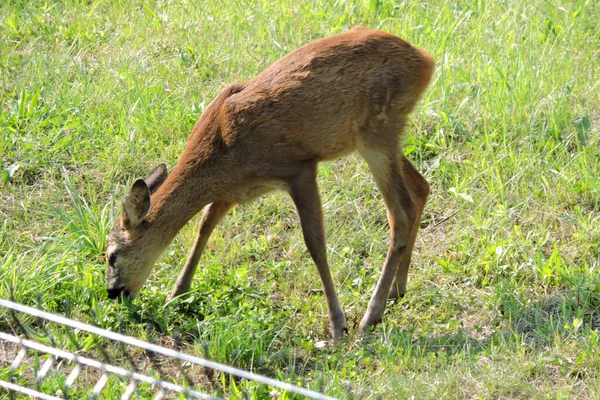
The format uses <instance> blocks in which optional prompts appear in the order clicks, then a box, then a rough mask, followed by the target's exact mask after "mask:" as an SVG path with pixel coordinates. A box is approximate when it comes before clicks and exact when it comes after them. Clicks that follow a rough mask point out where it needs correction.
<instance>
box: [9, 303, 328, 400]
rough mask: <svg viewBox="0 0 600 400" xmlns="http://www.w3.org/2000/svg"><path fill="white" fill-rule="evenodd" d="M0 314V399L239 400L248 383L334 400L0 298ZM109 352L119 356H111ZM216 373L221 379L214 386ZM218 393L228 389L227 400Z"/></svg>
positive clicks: (273, 393) (278, 393) (277, 394)
mask: <svg viewBox="0 0 600 400" xmlns="http://www.w3.org/2000/svg"><path fill="white" fill-rule="evenodd" d="M0 307H4V308H5V309H7V310H9V311H8V312H7V314H10V318H11V319H12V323H11V324H8V325H9V326H10V329H11V330H12V331H13V332H11V333H7V332H0V356H1V358H0V360H1V361H2V363H1V364H0V393H2V392H3V391H5V392H7V393H8V395H9V398H16V397H15V396H16V393H21V394H25V395H27V396H30V397H33V398H39V399H61V398H93V399H96V398H119V397H120V398H121V399H130V398H132V397H135V398H137V397H145V398H149V397H151V398H154V399H162V398H182V397H183V398H195V399H219V398H224V397H228V395H232V394H231V392H232V391H233V392H234V393H235V395H232V397H238V398H246V397H249V396H250V394H249V392H248V391H244V388H243V387H244V385H243V382H248V383H253V385H254V388H253V389H256V385H259V386H260V385H262V386H263V391H262V393H268V395H267V397H268V398H278V397H280V396H284V394H285V395H289V394H294V395H296V397H297V398H311V399H317V400H335V399H334V398H333V397H330V396H327V395H325V394H322V393H318V392H315V391H312V390H308V389H305V388H302V387H299V386H296V385H293V384H290V383H287V382H283V381H280V380H276V379H272V378H269V377H266V376H263V375H259V374H256V373H253V372H249V371H244V370H241V369H238V368H235V367H232V366H229V365H225V364H221V363H217V362H214V361H210V360H208V359H206V358H202V357H197V356H192V355H189V354H186V353H183V352H180V351H177V350H174V349H171V348H167V347H164V346H160V345H157V344H153V343H149V342H145V341H142V340H139V339H136V338H134V337H131V336H125V335H123V334H120V333H117V332H112V331H108V330H105V329H101V328H98V327H96V326H93V325H89V324H84V323H81V322H78V321H75V320H72V319H69V318H66V317H63V316H60V315H56V314H51V313H48V312H45V311H41V310H38V309H36V308H32V307H28V306H24V305H22V304H19V303H15V302H13V301H9V300H4V299H0ZM23 316H29V318H30V317H35V318H36V320H37V321H38V323H37V324H36V329H34V328H32V327H31V326H29V325H28V324H26V323H25V322H24V318H23ZM115 349H118V352H119V353H120V356H119V357H116V356H115V355H114V354H111V351H112V352H113V353H114V351H115ZM140 354H142V355H143V356H144V357H145V359H147V360H149V364H150V365H151V368H148V367H144V368H143V370H139V369H140V368H139V366H140V365H143V364H144V363H140V362H139V360H140V358H139V356H140ZM99 358H101V359H102V361H100V360H99ZM136 359H137V361H136ZM124 360H126V361H124ZM124 364H125V365H127V364H128V365H129V367H126V366H125V365H124ZM193 368H202V369H203V372H204V374H202V376H204V377H206V379H208V380H209V381H212V382H208V383H207V384H204V385H203V384H202V383H199V382H196V381H197V378H196V379H195V378H192V376H191V374H190V372H191V371H192V369H193ZM215 372H218V373H219V374H220V377H221V379H220V380H219V379H218V378H217V377H216V376H215ZM228 382H229V384H228ZM236 382H237V383H236ZM215 384H216V386H220V389H217V390H212V392H213V394H208V393H206V389H204V390H203V389H200V388H198V387H201V388H202V387H214V386H215ZM224 386H228V388H229V393H227V390H224ZM251 386H252V385H251ZM265 389H266V390H265ZM269 390H270V391H269ZM215 392H216V393H217V394H216V395H214V393H215ZM2 397H3V396H2ZM259 397H264V396H259Z"/></svg>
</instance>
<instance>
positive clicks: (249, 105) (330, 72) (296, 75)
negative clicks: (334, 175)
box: [226, 29, 433, 160]
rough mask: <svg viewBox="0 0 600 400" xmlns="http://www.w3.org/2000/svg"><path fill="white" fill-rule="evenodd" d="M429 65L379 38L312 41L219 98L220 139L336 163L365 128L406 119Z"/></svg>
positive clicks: (364, 33)
mask: <svg viewBox="0 0 600 400" xmlns="http://www.w3.org/2000/svg"><path fill="white" fill-rule="evenodd" d="M431 63H432V62H431V59H430V58H429V57H428V55H427V54H426V53H424V52H422V51H421V50H419V49H417V48H415V47H413V46H411V45H410V44H408V43H407V42H405V41H403V40H402V39H400V38H398V37H396V36H393V35H390V34H387V33H384V32H378V31H370V30H366V29H353V30H351V31H349V32H345V33H342V34H339V35H335V36H332V37H328V38H324V39H319V40H317V41H314V42H312V43H309V44H307V45H305V46H303V47H301V48H299V49H297V50H296V51H294V52H292V53H290V54H288V55H287V56H285V57H283V58H281V59H280V60H278V61H277V62H275V63H274V64H272V65H271V66H270V67H268V68H267V69H266V70H265V71H263V72H262V73H261V74H259V75H258V76H256V77H255V78H253V79H251V80H249V81H246V82H244V83H242V84H238V86H237V87H236V89H235V90H233V94H232V95H230V96H229V97H228V98H227V99H226V109H227V114H228V119H229V120H230V121H231V122H230V123H231V125H230V127H231V129H230V132H228V134H229V138H228V140H229V142H230V143H231V144H232V145H233V144H235V143H236V142H239V143H247V142H248V139H249V138H252V140H253V142H254V143H255V144H256V142H259V143H260V145H261V146H263V148H264V146H268V147H272V148H273V151H275V152H286V154H293V155H295V156H296V157H297V158H298V159H310V158H317V159H319V160H320V159H331V158H336V157H338V156H339V155H342V154H344V153H346V152H349V151H352V150H354V148H355V147H356V140H357V138H358V136H359V134H360V133H361V131H363V130H364V129H365V128H366V127H367V126H368V125H369V124H371V123H373V122H374V121H377V120H381V119H382V118H386V115H387V114H398V115H400V114H403V115H405V114H407V113H408V112H409V111H410V109H411V108H412V106H413V105H414V103H415V102H416V100H417V98H418V96H419V94H420V92H421V91H422V89H423V88H424V86H425V85H426V84H427V82H428V81H429V78H430V75H431V69H432V67H433V65H430V64H431ZM427 69H429V71H427ZM423 75H427V76H425V77H423ZM423 80H425V82H423ZM400 130H401V128H399V129H398V134H399V133H400ZM263 142H264V143H263Z"/></svg>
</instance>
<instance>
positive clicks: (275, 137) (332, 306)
mask: <svg viewBox="0 0 600 400" xmlns="http://www.w3.org/2000/svg"><path fill="white" fill-rule="evenodd" d="M433 70H434V62H433V59H432V58H431V56H430V55H429V54H427V53H426V52H425V51H423V50H420V49H418V48H416V47H413V46H411V45H410V44H409V43H407V42H405V41H403V40H402V39H400V38H398V37H396V36H393V35H390V34H387V33H384V32H378V31H371V30H367V29H364V28H355V29H352V30H351V31H348V32H345V33H341V34H338V35H335V36H332V37H328V38H323V39H319V40H316V41H314V42H312V43H309V44H307V45H305V46H303V47H301V48H299V49H297V50H296V51H294V52H292V53H290V54H288V55H287V56H285V57H283V58H282V59H280V60H279V61H277V62H275V63H274V64H272V65H271V66H270V67H268V68H267V69H266V70H265V71H263V72H262V73H261V74H259V75H258V76H256V77H255V78H253V79H250V80H248V81H246V82H243V83H237V84H233V85H230V86H228V87H227V88H226V89H225V90H223V92H222V93H220V94H219V95H218V96H217V98H216V99H215V100H214V101H213V102H212V103H211V104H210V106H209V107H208V108H207V109H206V110H205V111H204V113H203V115H202V117H201V118H200V120H199V121H198V122H197V123H196V125H195V126H194V128H193V130H192V133H191V135H190V136H189V138H188V143H187V146H186V148H185V150H184V152H183V155H182V156H181V159H180V160H179V162H178V163H177V165H176V166H175V167H174V168H173V170H172V172H171V174H169V175H167V169H166V166H165V165H164V164H161V165H159V166H158V167H156V168H155V169H154V171H153V172H152V173H151V175H150V176H149V177H148V178H147V179H144V180H142V179H138V180H137V181H135V183H134V184H133V186H132V187H131V189H130V190H129V192H128V193H127V195H126V196H125V198H124V200H123V204H122V212H121V217H120V218H119V219H118V220H117V221H116V223H115V225H114V227H113V229H112V231H111V232H110V234H109V236H108V246H107V250H106V254H107V259H108V264H109V265H108V275H107V280H108V286H107V289H108V297H109V298H117V297H119V296H120V295H124V296H129V297H133V296H135V294H136V293H137V292H138V291H139V290H140V288H141V287H142V285H143V284H144V282H145V281H146V279H147V278H148V275H149V274H150V271H151V269H152V266H153V265H154V263H155V262H156V261H157V259H158V258H159V256H160V254H161V253H162V252H163V251H164V250H165V249H166V248H167V246H168V245H169V244H170V243H171V241H172V240H173V238H174V237H175V235H176V234H177V232H178V231H179V230H180V229H181V228H182V227H183V226H184V225H185V224H186V222H188V221H189V220H190V219H191V218H192V217H193V216H194V215H196V214H197V213H198V212H199V211H200V210H202V209H203V208H204V213H203V215H202V219H201V221H200V226H199V228H198V234H197V236H196V239H195V241H194V244H193V246H192V249H191V251H190V253H189V256H188V259H187V261H186V263H185V266H184V267H183V271H182V272H181V274H180V275H179V278H178V279H177V283H176V284H175V287H174V289H173V291H172V292H171V294H170V296H171V297H174V296H177V295H180V294H182V293H185V292H186V291H188V290H189V289H190V286H191V282H192V278H193V276H194V272H195V270H196V266H197V265H198V260H199V258H200V255H201V254H202V251H203V250H204V247H205V246H206V242H207V241H208V238H209V236H210V234H211V232H212V231H213V230H214V229H215V226H216V225H217V224H218V222H219V221H220V220H221V219H222V218H223V217H224V216H225V214H226V213H227V212H228V211H229V210H230V209H231V208H232V207H234V206H235V205H236V204H240V203H244V202H247V201H249V200H251V199H253V198H256V197H258V196H259V195H262V194H264V193H267V192H269V191H271V190H274V189H282V190H285V191H287V192H288V193H289V194H290V195H291V197H292V199H293V201H294V204H295V205H296V208H297V210H298V215H299V217H300V223H301V226H302V232H303V234H304V240H305V242H306V246H307V247H308V251H309V252H310V255H311V256H312V259H313V260H314V262H315V264H316V266H317V269H318V271H319V275H320V276H321V281H322V284H323V291H324V293H325V298H326V300H327V309H328V312H329V326H330V330H331V335H332V337H333V339H334V340H338V339H340V338H341V337H342V336H343V334H344V333H345V331H346V318H345V316H344V312H343V310H342V307H341V306H340V303H339V301H338V297H337V295H336V290H335V287H334V284H333V280H332V278H331V274H330V272H329V266H328V263H327V251H326V245H325V228H324V222H323V210H322V208H321V200H320V198H319V191H318V187H317V182H316V177H317V164H318V163H319V162H321V161H325V160H332V159H335V158H338V157H341V156H343V155H345V154H348V153H350V152H352V151H354V150H358V152H359V153H360V154H361V155H362V156H363V157H364V158H365V160H366V161H367V163H368V165H369V168H370V169H371V172H372V173H373V176H374V177H375V182H376V183H377V186H378V187H379V189H380V191H381V193H382V195H383V198H384V201H385V204H386V207H387V215H388V219H389V223H390V245H389V250H388V253H387V259H386V261H385V264H384V266H383V272H382V274H381V277H380V278H379V281H378V282H377V286H376V288H375V292H374V293H373V296H372V297H371V300H370V302H369V306H368V309H367V311H366V313H365V315H364V317H363V319H362V321H361V323H360V328H359V329H360V331H361V332H364V331H365V330H366V329H367V328H368V327H369V326H372V325H375V324H376V323H378V322H379V321H380V320H381V318H382V316H383V313H384V310H385V306H386V303H387V300H388V298H396V297H398V296H403V295H404V292H405V289H406V281H407V275H408V267H409V265H410V259H411V253H412V249H413V246H414V243H415V237H416V235H417V230H418V229H419V223H420V219H421V213H422V212H423V208H424V206H425V202H426V200H427V196H428V194H429V185H428V183H427V181H426V180H425V178H423V176H421V174H419V172H417V170H416V169H415V168H414V167H413V165H412V164H411V163H410V162H409V161H408V160H407V159H406V157H404V155H403V153H402V132H403V128H404V125H405V123H406V119H407V117H408V114H409V113H410V111H411V110H412V109H413V107H414V105H415V103H416V102H417V100H418V99H419V97H420V95H421V93H422V92H423V91H424V90H425V88H426V86H427V85H428V83H429V81H430V79H431V76H432V73H433Z"/></svg>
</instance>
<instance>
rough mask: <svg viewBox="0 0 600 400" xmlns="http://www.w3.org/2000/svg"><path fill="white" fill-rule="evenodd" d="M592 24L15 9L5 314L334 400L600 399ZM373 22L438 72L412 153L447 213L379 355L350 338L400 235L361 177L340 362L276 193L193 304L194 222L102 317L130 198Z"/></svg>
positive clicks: (598, 183) (8, 85)
mask: <svg viewBox="0 0 600 400" xmlns="http://www.w3.org/2000/svg"><path fill="white" fill-rule="evenodd" d="M599 20H600V8H599V7H598V5H597V4H595V3H594V2H581V1H567V2H563V3H562V4H560V5H558V4H552V3H549V2H539V1H535V2H530V3H527V2H524V3H515V2H508V1H500V0H498V1H488V2H483V1H464V2H458V3H452V2H434V3H432V4H428V3H412V2H404V3H399V4H396V5H394V4H393V3H391V2H380V1H361V2H356V3H351V2H329V1H310V2H289V1H280V2H257V1H255V2H229V3H222V2H192V1H187V2H184V1H169V2H143V1H138V2H133V1H131V2H130V1H92V2H78V1H73V2H67V1H64V2H44V1H34V2H20V1H12V2H3V3H2V5H0V32H2V33H1V34H0V104H1V107H2V109H1V113H0V157H1V164H0V169H1V170H2V173H1V174H0V182H1V183H0V184H1V185H2V186H0V234H1V235H0V297H10V295H11V292H13V293H14V296H15V297H16V299H17V300H19V301H21V302H24V303H27V304H33V305H38V302H41V305H42V306H43V307H44V308H46V309H48V310H50V311H55V312H60V313H66V312H67V311H68V312H69V313H70V315H71V316H73V317H74V318H77V319H79V320H82V321H84V322H92V323H95V324H99V325H101V326H103V327H106V328H109V329H113V330H124V331H125V332H126V333H128V334H131V335H134V336H139V337H143V338H148V339H152V340H160V339H161V338H163V337H170V336H172V335H173V334H174V333H175V332H177V334H179V335H181V337H182V338H183V340H184V344H185V348H186V350H187V351H190V352H194V353H197V354H202V355H207V356H208V357H210V358H212V359H214V360H216V361H220V362H226V363H230V364H234V365H237V366H240V367H243V368H247V369H253V370H256V371H259V372H261V373H265V374H268V375H270V376H275V377H279V378H282V379H286V380H289V381H294V382H296V383H298V384H301V385H303V386H307V387H311V388H315V389H319V390H323V391H325V392H327V393H328V394H330V395H333V396H339V397H342V398H360V399H363V398H380V397H381V398H390V399H396V398H404V397H410V396H414V397H415V398H435V399H437V398H465V397H468V398H471V397H474V398H475V397H482V398H500V397H502V398H532V397H533V398H569V399H570V398H574V397H580V398H595V397H599V396H600V392H599V391H598V387H600V379H599V377H598V371H599V370H600V355H599V354H598V332H599V329H600V313H599V310H600V274H599V269H600V173H599V171H600V151H599V149H600V138H599V128H598V127H599V126H600V75H599V74H598V72H599V71H600V58H599V56H598V51H599V50H600V33H599V32H600V30H599V29H598V21H599ZM357 24H362V25H365V26H368V27H371V28H379V29H382V30H385V31H388V32H391V33H394V34H397V35H399V36H401V37H403V38H405V39H406V40H408V41H410V42H412V43H414V44H415V45H417V46H419V47H422V48H424V49H426V50H427V51H428V52H430V53H431V54H432V55H433V56H434V58H435V59H436V63H437V70H436V74H435V76H434V80H433V82H432V84H431V86H430V87H429V89H428V91H427V93H426V94H425V96H424V97H423V99H422V101H421V102H420V104H419V106H418V108H417V109H416V110H415V112H414V113H413V116H412V118H411V120H410V122H409V125H408V130H409V132H410V136H409V138H408V139H407V141H406V146H405V153H406V154H407V155H408V157H409V158H410V159H411V160H412V161H413V162H414V163H415V165H416V166H417V168H418V169H419V170H420V171H422V172H423V174H424V175H425V176H426V177H427V179H428V180H429V181H430V182H431V185H432V195H431V197H430V200H429V203H428V205H427V208H426V211H425V214H424V216H423V223H422V229H421V232H420V234H419V238H418V240H417V248H416V251H415V256H414V257H413V260H414V262H413V268H412V270H411V276H410V282H409V287H408V293H407V296H406V297H405V299H403V300H402V301H400V302H398V303H397V304H395V305H393V306H390V307H389V309H388V311H387V313H386V316H385V319H384V321H383V323H382V324H381V325H380V326H379V327H378V328H377V329H376V330H375V331H374V332H373V335H372V336H370V337H368V338H366V339H364V340H357V337H356V336H355V332H356V328H357V325H358V322H359V321H360V318H361V317H362V314H363V313H364V311H365V308H366V305H367V303H368V300H369V298H370V295H371V291H372V289H373V287H374V285H375V282H376V280H377V278H378V275H379V272H380V268H381V265H382V263H383V260H384V258H385V252H386V249H387V243H388V227H387V220H386V216H385V209H384V206H383V202H382V200H381V196H380V194H379V192H378V190H377V189H376V187H375V185H374V183H373V180H372V178H371V176H370V174H369V172H368V168H367V166H366V164H365V163H364V161H363V160H362V159H360V158H359V157H358V156H351V157H348V158H346V159H343V160H338V161H335V162H332V163H327V164H323V165H321V166H320V169H319V182H320V188H321V195H322V200H323V204H324V209H325V217H326V223H327V234H328V250H329V259H330V264H331V266H332V272H333V275H334V278H335V280H336V283H337V286H338V291H339V294H340V299H341V301H342V304H343V307H344V310H345V312H346V315H347V318H348V322H349V327H350V330H351V333H350V337H349V338H348V340H347V342H345V343H344V344H342V345H340V346H338V347H336V348H334V349H320V348H318V347H317V346H315V344H316V343H318V342H320V341H322V340H326V339H327V338H328V329H327V318H326V307H325V304H324V299H323V296H322V294H321V292H320V282H319V279H318V274H317V272H316V268H315V267H314V265H313V263H312V261H311V260H310V257H309V256H308V254H307V252H306V249H305V246H304V243H303V241H302V235H301V232H300V227H299V223H298V218H297V215H296V213H295V211H294V210H293V206H292V202H291V201H290V199H289V198H288V197H287V196H286V195H284V194H274V195H271V196H268V197H266V198H264V199H261V200H260V201H257V202H254V203H250V204H247V205H244V206H241V207H238V208H237V209H235V210H234V211H232V212H231V213H230V215H229V216H228V217H227V218H226V219H225V220H224V221H223V223H222V224H221V226H220V227H219V228H218V229H217V231H216V232H215V234H214V236H213V237H212V238H211V241H210V242H209V245H208V249H207V252H206V254H205V255H204V256H203V258H202V260H201V266H200V268H199V270H198V272H197V274H196V279H195V281H194V284H193V286H192V291H191V292H190V293H189V294H188V295H185V296H182V297H181V298H180V299H177V300H174V301H172V302H170V303H168V304H165V299H166V296H167V294H168V293H169V291H170V289H171V287H172V285H173V283H174V282H175V279H176V276H177V274H178V272H179V269H180V268H181V266H182V265H183V262H184V258H185V255H186V253H187V250H188V248H189V246H190V245H191V242H192V240H193V237H194V234H195V226H194V225H195V223H196V222H197V220H196V219H195V220H194V221H193V222H192V223H191V224H188V226H186V227H185V228H184V229H183V230H182V232H181V234H180V235H179V236H178V238H177V239H176V240H175V242H174V243H173V245H172V246H171V247H170V248H169V250H168V251H167V253H166V254H165V255H164V256H163V257H162V259H161V261H160V262H159V263H158V265H157V266H156V268H155V272H154V273H153V275H152V276H151V278H150V279H149V281H148V283H147V285H146V286H145V288H144V290H143V291H142V292H141V293H140V296H139V298H138V299H137V300H136V301H135V302H134V303H133V304H131V305H130V306H129V307H127V306H125V305H118V304H115V303H112V302H108V301H106V297H105V266H104V260H103V249H104V244H105V243H104V241H105V236H106V233H107V231H108V229H109V227H110V225H111V221H112V219H113V218H114V217H115V215H116V213H117V212H118V210H117V209H116V205H117V204H118V199H120V198H121V196H122V195H123V193H124V191H125V190H126V188H127V185H128V184H130V183H131V182H132V181H133V179H134V178H135V177H139V176H144V174H146V173H147V172H148V171H150V170H151V168H152V167H154V165H156V164H157V163H158V162H167V164H168V165H169V166H173V165H174V164H175V163H176V162H177V159H178V157H179V155H180V154H181V152H182V150H183V148H184V146H185V142H186V138H187V135H188V133H189V132H190V130H191V127H192V126H193V124H194V123H195V121H196V120H197V119H198V118H199V116H200V115H201V114H202V111H203V110H204V108H205V107H206V106H207V105H208V104H209V103H210V101H211V100H212V99H213V98H214V97H215V96H216V94H217V93H218V92H219V90H220V89H222V88H223V87H225V86H226V85H227V84H229V83H231V82H236V81H243V80H246V79H249V78H251V77H252V76H254V75H255V74H257V73H258V72H260V71H261V70H262V69H264V68H265V67H266V66H267V65H269V64H270V63H271V62H273V61H275V60H276V59H278V58H279V57H281V56H283V55H284V54H286V53H287V52H289V51H291V50H293V49H295V48H297V47H299V46H300V45H302V44H304V43H307V42H308V41H310V40H313V39H316V38H319V37H323V36H327V35H331V34H335V33H338V32H342V31H344V30H347V29H349V28H350V27H352V26H354V25H357ZM0 315H3V316H4V315H5V314H0ZM9 324H10V320H9V319H5V318H4V317H3V318H2V319H0V325H2V328H3V329H6V328H7V325H9ZM149 327H151V329H149ZM149 335H150V336H151V337H150V336H149ZM0 367H1V368H3V367H4V366H3V365H0ZM57 379H59V378H57ZM219 379H220V378H219ZM49 385H55V386H56V388H58V387H59V383H57V381H52V382H50V383H49ZM240 385H242V386H241V389H239V390H243V385H244V384H243V383H242V384H240ZM217 386H219V385H216V384H215V386H212V387H209V390H214V391H215V393H217V392H218V391H219V390H225V391H226V392H227V393H228V394H230V395H232V396H234V397H235V396H236V394H235V393H236V390H237V389H236V387H237V385H234V384H232V383H227V382H225V383H221V384H220V388H219V387H217ZM223 388H225V389H223ZM123 389H124V388H123V387H121V386H119V385H117V384H115V385H114V391H113V392H111V393H109V394H107V398H110V396H118V393H121V391H122V390H123ZM256 393H257V394H256V396H257V397H259V398H262V397H264V396H266V393H267V392H264V391H263V392H256ZM261 396H262V397H261Z"/></svg>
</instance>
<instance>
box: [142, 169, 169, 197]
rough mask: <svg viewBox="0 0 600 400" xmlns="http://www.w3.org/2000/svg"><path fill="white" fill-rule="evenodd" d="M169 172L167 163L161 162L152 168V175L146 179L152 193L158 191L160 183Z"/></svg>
mask: <svg viewBox="0 0 600 400" xmlns="http://www.w3.org/2000/svg"><path fill="white" fill-rule="evenodd" d="M168 175H169V172H168V171H167V164H165V163H160V164H158V165H157V166H156V168H154V170H152V172H151V173H150V175H149V176H148V177H147V178H146V179H144V181H146V185H148V189H149V190H150V194H152V193H154V192H156V191H157V190H158V188H159V187H160V185H162V184H163V182H164V181H165V180H166V179H167V176H168Z"/></svg>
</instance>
